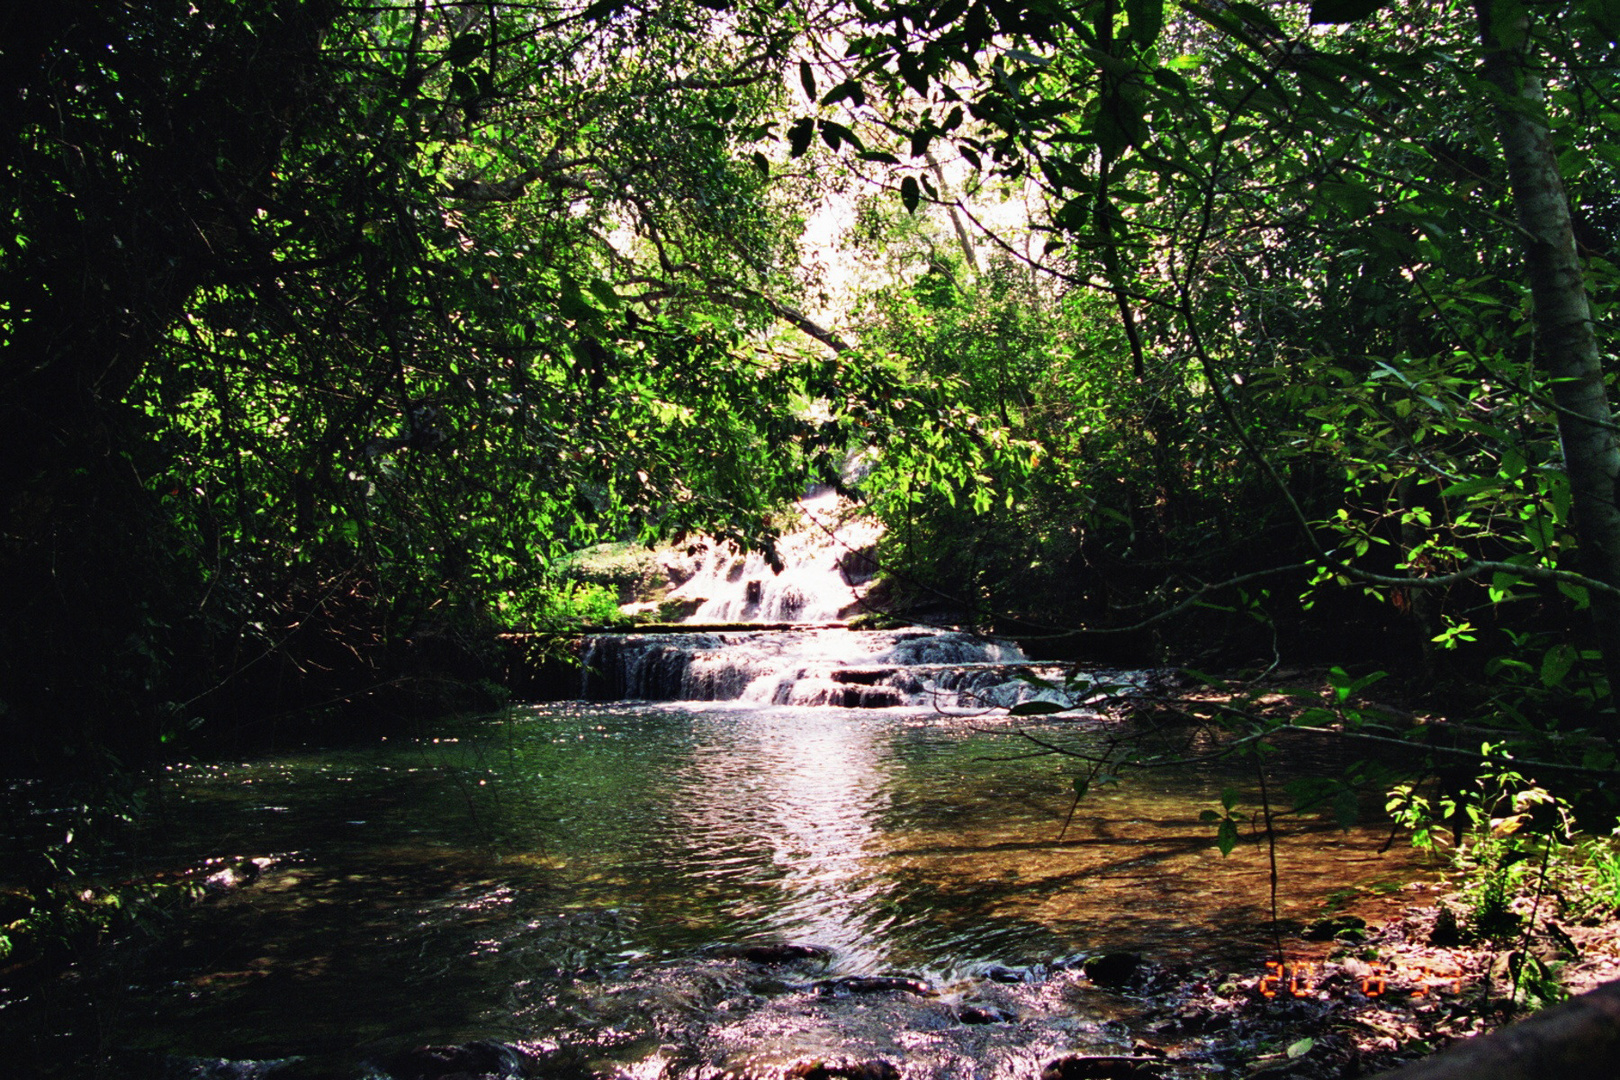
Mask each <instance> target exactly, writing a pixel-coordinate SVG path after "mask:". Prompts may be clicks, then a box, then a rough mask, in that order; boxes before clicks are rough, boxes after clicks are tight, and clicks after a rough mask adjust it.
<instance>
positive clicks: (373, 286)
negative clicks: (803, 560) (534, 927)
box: [0, 0, 1620, 801]
mask: <svg viewBox="0 0 1620 1080" xmlns="http://www.w3.org/2000/svg"><path fill="white" fill-rule="evenodd" d="M1617 26H1620V10H1617V9H1616V6H1615V5H1614V4H1613V3H1552V2H1549V3H1535V4H1523V3H1518V2H1516V0H1480V2H1479V3H1478V4H1477V5H1475V6H1469V5H1465V4H1461V3H1443V4H1433V3H1419V2H1416V0H1403V2H1397V3H1388V4H1383V3H1376V2H1357V0H1338V2H1327V0H1321V2H1318V3H1316V4H1314V5H1310V6H1307V5H1305V4H1274V5H1264V6H1261V5H1251V4H1244V3H1231V2H1223V0H1209V2H1207V3H1202V2H1194V0H1186V2H1184V3H1181V4H1179V5H1166V4H1163V3H1160V2H1158V0H1126V2H1124V3H1123V4H1121V3H1118V2H1116V0H1086V2H1075V3H1043V2H1034V3H1022V4H1020V3H1003V2H999V0H972V2H969V0H947V2H944V3H928V4H911V3H903V2H898V0H888V2H868V0H857V2H856V3H855V4H854V5H853V6H851V7H844V6H841V5H833V6H829V7H825V8H794V9H788V10H780V9H778V8H777V7H776V6H775V5H752V4H749V3H746V2H736V3H727V2H722V0H706V2H704V3H674V4H668V3H658V4H648V5H637V4H634V3H626V2H618V0H601V2H597V3H593V4H590V5H588V6H585V5H580V6H573V5H569V4H566V3H549V2H547V3H525V4H505V3H478V4H472V3H452V2H432V3H429V2H426V0H422V2H419V3H414V4H404V3H401V4H380V5H375V4H372V5H358V4H350V3H345V2H343V0H306V2H303V3H277V2H272V0H253V2H234V0H197V2H194V3H193V2H186V0H136V2H132V3H126V4H122V5H117V6H110V5H97V4H64V5H50V6H42V7H39V9H38V10H36V11H31V12H30V13H29V14H28V15H26V16H24V15H20V14H14V15H10V16H7V23H6V25H5V27H4V28H5V31H6V32H5V34H4V44H3V45H0V49H3V64H0V70H3V72H4V75H3V78H4V91H5V95H6V100H7V101H8V103H9V106H8V109H7V110H6V112H5V115H4V119H3V121H0V123H3V124H4V125H5V127H4V131H3V133H0V155H3V157H0V173H3V176H4V179H5V184H4V188H3V192H4V193H3V194H0V199H3V200H4V201H3V205H4V208H5V212H6V215H7V217H8V220H9V222H10V227H9V228H8V229H6V230H5V231H4V233H0V305H3V306H4V310H5V319H4V323H3V331H0V333H3V338H0V385H3V393H0V409H3V410H4V423H3V424H0V433H3V445H0V453H3V455H4V458H5V460H6V461H7V462H8V463H9V464H8V467H7V469H6V470H5V471H4V472H3V473H0V514H3V515H4V547H3V549H0V593H3V595H4V596H5V597H6V603H5V609H4V612H3V615H0V672H3V675H0V687H3V689H0V724H3V728H4V737H5V740H6V746H7V757H8V761H9V762H11V767H12V768H14V769H17V770H40V769H47V770H56V769H61V768H63V767H67V768H70V769H77V770H79V771H81V772H82V773H83V774H85V775H92V776H95V775H105V774H107V773H108V772H110V771H118V770H122V769H127V768H130V767H133V766H136V765H138V764H140V763H142V762H145V761H147V760H150V759H151V758H152V757H153V756H154V755H157V754H160V753H161V752H163V748H164V747H165V746H167V745H172V744H173V743H174V742H175V741H176V740H179V739H182V738H185V737H188V736H189V735H190V734H192V733H197V734H199V735H206V734H208V733H210V732H216V733H222V734H226V735H233V736H234V735H236V734H240V733H243V732H254V731H256V730H259V729H262V728H263V727H264V726H266V725H275V724H285V723H287V722H289V721H291V720H294V719H296V720H297V721H299V722H301V723H305V722H309V721H311V720H315V721H319V720H321V719H322V718H324V717H326V716H328V715H329V714H328V712H327V711H326V710H328V709H330V708H331V707H332V706H335V705H342V706H343V707H344V709H345V713H344V715H345V716H346V717H348V718H349V721H350V722H352V721H353V719H354V718H355V717H357V716H360V715H363V714H364V711H365V710H367V709H369V710H372V711H375V712H397V711H399V710H401V709H405V708H410V707H421V706H422V705H423V704H424V703H425V704H426V705H427V706H428V707H431V708H442V707H445V706H446V705H449V704H452V703H453V702H454V700H455V695H456V694H458V693H461V692H463V689H464V688H465V687H467V686H468V685H470V684H474V683H476V681H477V680H478V679H480V678H485V677H488V676H489V675H491V674H492V673H493V671H494V668H493V667H492V652H491V648H492V641H493V635H494V633H495V632H496V631H497V630H499V629H501V628H505V627H522V626H525V625H528V624H529V623H530V622H532V621H533V620H534V619H535V618H536V617H537V614H538V613H541V612H545V611H556V610H558V608H559V600H558V597H559V595H563V594H562V593H560V590H566V589H567V587H568V586H567V583H566V582H565V581H564V580H563V579H562V576H561V571H560V567H561V566H562V557H563V556H565V555H566V554H567V553H569V552H571V551H577V550H579V549H581V548H583V547H586V546H588V545H590V544H592V543H595V542H597V541H599V540H603V539H626V538H637V539H641V540H651V539H654V538H657V537H660V536H671V535H676V534H679V533H681V532H683V531H688V530H690V531H704V532H709V533H712V534H715V535H719V536H723V537H727V538H731V539H734V540H736V541H738V542H740V543H743V544H750V545H762V546H767V547H768V545H769V543H770V539H771V528H772V522H773V518H772V516H771V514H772V511H773V509H775V508H776V507H778V506H780V505H781V503H782V502H783V501H784V500H786V499H788V498H791V497H792V496H793V495H795V494H796V493H797V492H798V491H799V490H801V488H802V486H803V484H804V483H805V482H807V481H808V480H814V479H827V478H831V477H833V476H836V475H837V470H838V468H839V467H840V465H841V464H842V462H843V461H844V459H845V458H846V456H847V455H849V454H851V453H855V452H863V453H864V454H865V455H866V458H867V460H868V461H869V462H871V463H872V467H873V470H874V471H873V473H872V474H871V476H870V477H869V478H868V479H867V480H866V481H865V483H864V485H863V490H864V491H865V492H866V494H867V496H868V502H869V506H870V508H871V510H872V512H873V513H876V514H878V515H880V516H881V517H882V518H883V519H884V520H885V521H886V522H887V523H888V525H889V532H888V539H887V541H886V545H887V549H886V550H885V552H884V553H883V554H884V559H885V563H886V565H887V567H888V568H889V570H890V573H891V575H892V576H893V578H894V581H895V595H898V596H902V597H903V596H905V595H906V594H907V593H908V591H909V592H910V593H913V594H915V596H918V597H922V596H928V597H937V596H939V595H940V594H945V595H948V596H949V597H951V598H952V603H953V604H954V605H955V606H956V608H957V609H958V610H959V611H960V612H961V613H962V614H963V616H964V617H965V618H968V619H970V620H972V621H975V622H977V623H980V624H982V625H996V626H999V627H1003V628H1013V629H1020V630H1023V631H1028V632H1032V633H1039V634H1047V635H1057V636H1059V637H1062V638H1063V639H1064V640H1065V641H1067V642H1068V644H1067V645H1066V646H1065V647H1066V648H1069V649H1071V650H1076V651H1080V652H1084V651H1085V650H1086V649H1090V648H1094V647H1098V646H1097V644H1096V642H1097V640H1098V639H1100V638H1103V637H1104V636H1105V635H1107V634H1115V633H1118V632H1120V631H1122V630H1128V629H1131V628H1133V627H1136V628H1145V629H1144V630H1142V631H1139V634H1138V636H1137V637H1136V638H1133V639H1132V642H1133V646H1134V647H1135V648H1137V650H1138V653H1139V654H1145V653H1146V651H1148V650H1161V649H1165V648H1169V649H1172V650H1174V651H1175V653H1176V655H1177V656H1178V657H1179V658H1186V657H1187V656H1196V655H1198V654H1199V653H1200V652H1204V653H1207V654H1208V655H1209V656H1211V657H1213V658H1214V659H1215V660H1217V661H1219V662H1222V663H1232V662H1247V661H1249V660H1252V659H1255V658H1256V657H1260V658H1261V659H1263V660H1264V659H1269V658H1271V657H1272V656H1273V655H1274V654H1275V653H1276V651H1277V650H1280V649H1282V648H1283V645H1282V643H1283V642H1287V643H1288V645H1289V647H1290V648H1293V649H1295V650H1296V653H1297V654H1298V655H1307V654H1308V656H1309V658H1311V659H1317V660H1327V661H1335V660H1337V661H1341V662H1343V663H1347V664H1350V663H1352V662H1357V661H1363V660H1368V659H1372V660H1375V661H1378V662H1381V663H1388V662H1390V661H1391V659H1392V658H1401V657H1404V658H1406V659H1407V660H1408V661H1411V660H1413V659H1414V658H1415V659H1416V663H1414V664H1412V665H1411V673H1412V674H1413V675H1414V676H1416V677H1418V678H1420V679H1427V680H1430V682H1431V683H1432V682H1434V681H1435V680H1441V681H1442V682H1444V681H1445V680H1450V682H1449V683H1445V684H1446V685H1449V686H1450V687H1452V689H1453V690H1454V691H1455V688H1456V687H1457V686H1459V685H1463V684H1466V685H1467V686H1468V687H1470V688H1471V689H1470V691H1469V695H1468V696H1467V697H1466V698H1464V697H1455V696H1454V700H1455V701H1456V702H1457V703H1459V704H1461V705H1463V706H1466V707H1467V709H1468V710H1469V715H1470V718H1471V719H1473V720H1475V721H1478V722H1481V723H1486V724H1494V725H1498V726H1500V728H1501V730H1502V731H1503V732H1504V735H1503V737H1504V738H1505V737H1507V734H1512V735H1514V736H1515V737H1527V738H1529V739H1530V740H1531V741H1532V745H1534V746H1535V747H1536V748H1537V751H1536V752H1537V753H1540V754H1543V755H1544V756H1550V755H1553V754H1554V753H1562V752H1563V751H1562V750H1560V749H1559V748H1560V747H1567V746H1574V747H1576V748H1577V749H1576V750H1575V751H1574V752H1573V754H1574V757H1573V759H1572V761H1573V764H1572V766H1571V767H1572V768H1574V769H1576V774H1577V775H1580V776H1583V777H1587V778H1590V777H1592V776H1601V774H1602V771H1603V770H1604V769H1605V768H1607V767H1608V766H1609V765H1611V764H1612V762H1613V754H1612V743H1613V740H1614V738H1615V737H1616V732H1617V727H1616V723H1615V721H1614V709H1613V700H1612V692H1611V687H1612V686H1613V685H1614V684H1615V679H1616V675H1615V672H1616V670H1620V511H1617V510H1616V506H1615V493H1614V483H1615V478H1616V475H1617V473H1620V448H1617V446H1616V440H1615V431H1616V428H1615V426H1614V420H1613V416H1612V414H1611V412H1610V409H1609V405H1608V402H1607V397H1606V395H1607V387H1608V384H1609V381H1610V380H1611V379H1612V378H1613V375H1614V371H1613V368H1614V357H1613V355H1612V354H1611V353H1609V352H1607V351H1605V348H1606V343H1607V342H1608V341H1609V340H1611V333H1610V324H1609V323H1608V322H1607V321H1605V320H1606V318H1607V314H1606V313H1607V311H1608V310H1609V308H1610V306H1611V305H1612V302H1613V300H1614V299H1615V293H1616V288H1617V279H1616V276H1615V272H1614V267H1613V264H1612V262H1611V261H1610V260H1611V258H1612V256H1613V252H1614V244H1615V240H1616V233H1617V230H1620V196H1616V194H1615V192H1616V190H1617V183H1616V180H1617V178H1620V177H1617V174H1620V150H1617V149H1616V147H1617V145H1620V144H1617V140H1616V138H1615V135H1616V132H1617V128H1620V112H1617V106H1616V103H1615V101H1614V99H1613V96H1612V91H1613V87H1614V85H1615V84H1616V79H1615V72H1616V64H1617V60H1620V57H1617V54H1616V48H1617V46H1616V43H1615V37H1616V30H1617ZM817 205H832V206H843V207H845V208H846V209H847V211H848V217H849V219H850V228H849V229H848V230H847V236H846V238H845V243H846V245H847V246H848V248H849V249H850V250H849V252H848V253H847V257H846V261H847V262H848V263H849V264H850V265H853V266H858V267H860V268H861V270H860V273H859V274H857V275H855V276H854V277H851V278H850V279H849V280H848V281H844V282H842V283H840V282H836V281H833V280H831V278H829V277H828V276H827V275H826V274H824V273H821V272H819V271H818V266H821V265H822V264H820V263H819V262H818V257H817V253H815V252H809V251H805V250H801V247H802V236H803V234H804V227H805V223H806V218H807V216H808V215H809V212H810V210H811V209H812V208H814V207H816V206H817ZM1008 206H1012V207H1017V208H1019V209H1017V210H1015V211H1012V212H1009V211H1007V210H1006V209H1005V208H1006V207H1008ZM997 207H1001V208H1002V209H1000V210H996V208H997ZM992 211H994V212H992ZM1572 211H1573V217H1571V212H1572ZM823 269H824V267H823ZM840 292H842V293H844V294H846V295H845V298H844V300H843V301H842V302H841V303H840V302H838V301H837V299H836V297H834V299H828V300H826V301H825V302H823V299H822V294H828V295H832V294H838V293H840ZM812 306H815V307H820V308H825V309H826V310H827V311H829V312H831V313H833V315H839V313H840V312H842V317H841V318H840V320H839V321H841V323H842V325H834V324H833V319H832V318H830V317H827V316H820V317H817V316H814V315H811V314H806V312H807V311H811V308H812ZM561 607H562V608H563V609H566V608H567V604H566V602H563V603H561ZM1347 627H1348V628H1351V630H1353V631H1354V632H1353V633H1351V632H1347V631H1346V628H1347ZM1144 633H1153V634H1160V635H1161V636H1160V637H1158V638H1153V637H1150V636H1143V634H1144ZM1217 643H1218V644H1220V648H1219V649H1212V646H1213V645H1215V644H1217ZM1338 719H1339V720H1343V719H1344V717H1343V716H1342V715H1341V716H1339V717H1338ZM1587 733H1590V734H1594V735H1595V736H1597V741H1596V742H1592V741H1584V742H1583V741H1582V740H1581V739H1580V738H1579V736H1581V735H1583V734H1587ZM1554 735H1556V737H1557V745H1556V746H1554V745H1553V740H1552V739H1550V738H1549V737H1550V736H1554ZM1475 741H1476V742H1477V741H1478V740H1477V738H1476V740H1475ZM1581 770H1589V771H1584V772H1583V771H1581ZM1601 789H1602V784H1601V782H1591V783H1584V784H1583V790H1585V791H1587V792H1588V793H1589V794H1590V793H1593V792H1596V793H1597V794H1598V795H1599V796H1604V794H1605V793H1604V792H1603V791H1602V790H1601ZM1600 801H1601V800H1600Z"/></svg>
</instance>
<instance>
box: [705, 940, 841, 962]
mask: <svg viewBox="0 0 1620 1080" xmlns="http://www.w3.org/2000/svg"><path fill="white" fill-rule="evenodd" d="M716 951H717V952H718V953H719V954H720V955H721V956H735V957H736V958H737V959H739V960H747V961H748V962H749V963H751V964H794V963H798V962H799V961H801V960H814V961H816V962H817V963H825V962H826V961H827V960H830V959H831V958H832V950H831V949H824V948H822V947H821V946H820V945H799V944H795V943H781V944H773V945H739V946H736V947H733V948H724V949H719V950H716Z"/></svg>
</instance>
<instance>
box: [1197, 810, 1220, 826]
mask: <svg viewBox="0 0 1620 1080" xmlns="http://www.w3.org/2000/svg"><path fill="white" fill-rule="evenodd" d="M1198 820H1199V821H1201V822H1203V823H1204V824H1205V825H1213V824H1215V823H1216V822H1217V821H1219V820H1221V815H1219V814H1217V813H1216V812H1215V811H1213V810H1200V811H1199V812H1198Z"/></svg>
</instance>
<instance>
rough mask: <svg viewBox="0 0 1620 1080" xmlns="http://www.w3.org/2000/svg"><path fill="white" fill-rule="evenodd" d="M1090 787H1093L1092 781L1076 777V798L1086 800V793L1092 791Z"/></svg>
mask: <svg viewBox="0 0 1620 1080" xmlns="http://www.w3.org/2000/svg"><path fill="white" fill-rule="evenodd" d="M1090 787H1091V781H1090V780H1087V779H1086V778H1085V777H1083V776H1077V777H1075V778H1074V797H1075V798H1076V799H1083V798H1085V797H1086V791H1087V790H1088V789H1090Z"/></svg>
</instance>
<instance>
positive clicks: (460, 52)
mask: <svg viewBox="0 0 1620 1080" xmlns="http://www.w3.org/2000/svg"><path fill="white" fill-rule="evenodd" d="M484 44H485V42H484V35H483V34H480V33H478V32H477V31H476V30H474V31H470V32H468V33H465V34H457V35H456V36H455V37H453V38H451V39H450V47H449V48H447V49H445V50H444V62H445V63H447V64H449V65H450V66H451V67H465V66H466V65H467V64H469V63H470V62H472V61H473V60H475V59H476V58H477V57H478V54H479V53H481V52H483V51H484Z"/></svg>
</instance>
